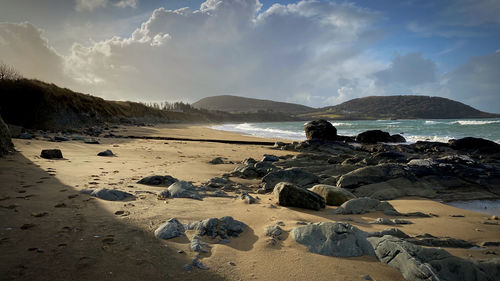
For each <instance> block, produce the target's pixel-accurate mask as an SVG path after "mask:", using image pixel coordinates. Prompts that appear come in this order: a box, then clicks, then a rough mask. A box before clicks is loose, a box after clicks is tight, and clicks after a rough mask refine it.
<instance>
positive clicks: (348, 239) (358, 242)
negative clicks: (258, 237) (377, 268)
mask: <svg viewBox="0 0 500 281" xmlns="http://www.w3.org/2000/svg"><path fill="white" fill-rule="evenodd" d="M367 236H368V234H367V233H366V232H364V231H361V230H359V229H358V228H357V227H355V226H352V225H350V224H348V223H334V222H320V223H314V224H309V225H306V226H302V227H296V228H293V229H292V237H293V239H294V240H295V241H296V242H297V243H299V244H302V245H305V246H306V247H307V248H309V251H311V252H313V253H317V254H320V255H325V256H332V257H359V256H363V255H369V256H375V252H374V251H373V248H372V246H371V245H370V243H368V241H367V240H366V238H367Z"/></svg>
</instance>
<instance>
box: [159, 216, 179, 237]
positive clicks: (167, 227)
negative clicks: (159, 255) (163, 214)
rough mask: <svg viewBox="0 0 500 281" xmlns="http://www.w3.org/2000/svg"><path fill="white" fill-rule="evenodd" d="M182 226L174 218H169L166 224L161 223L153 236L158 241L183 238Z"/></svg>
mask: <svg viewBox="0 0 500 281" xmlns="http://www.w3.org/2000/svg"><path fill="white" fill-rule="evenodd" d="M185 231H186V230H185V229H184V225H182V223H180V222H179V220H177V219H176V218H171V219H169V220H168V221H167V222H165V223H162V224H161V225H160V226H159V227H158V228H157V229H156V230H155V236H156V237H157V238H160V239H170V238H174V237H178V236H184V235H185V234H184V232H185Z"/></svg>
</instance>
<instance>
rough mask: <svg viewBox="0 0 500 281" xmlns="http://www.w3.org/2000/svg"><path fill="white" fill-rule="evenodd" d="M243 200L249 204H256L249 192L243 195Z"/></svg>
mask: <svg viewBox="0 0 500 281" xmlns="http://www.w3.org/2000/svg"><path fill="white" fill-rule="evenodd" d="M241 200H244V201H245V203H247V204H254V203H255V202H256V200H255V198H253V197H252V196H251V195H249V194H248V192H242V193H241Z"/></svg>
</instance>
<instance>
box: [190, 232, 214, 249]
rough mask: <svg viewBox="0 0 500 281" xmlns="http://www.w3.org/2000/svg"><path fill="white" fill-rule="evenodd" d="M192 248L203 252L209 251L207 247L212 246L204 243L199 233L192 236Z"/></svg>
mask: <svg viewBox="0 0 500 281" xmlns="http://www.w3.org/2000/svg"><path fill="white" fill-rule="evenodd" d="M190 246H191V250H193V251H194V252H202V253H208V250H207V249H206V248H210V246H209V245H208V244H207V243H204V242H203V241H201V237H200V236H198V235H194V236H193V237H192V238H191V244H190Z"/></svg>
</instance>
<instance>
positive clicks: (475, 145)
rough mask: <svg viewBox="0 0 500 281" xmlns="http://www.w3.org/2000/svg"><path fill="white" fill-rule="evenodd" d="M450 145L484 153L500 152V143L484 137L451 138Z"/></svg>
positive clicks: (457, 148) (458, 148)
mask: <svg viewBox="0 0 500 281" xmlns="http://www.w3.org/2000/svg"><path fill="white" fill-rule="evenodd" d="M448 143H449V145H450V147H451V148H453V149H456V150H465V151H477V152H482V153H498V152H500V144H498V143H496V142H493V141H490V140H486V139H482V138H472V137H467V138H461V139H458V140H450V141H449V142H448Z"/></svg>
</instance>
